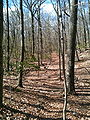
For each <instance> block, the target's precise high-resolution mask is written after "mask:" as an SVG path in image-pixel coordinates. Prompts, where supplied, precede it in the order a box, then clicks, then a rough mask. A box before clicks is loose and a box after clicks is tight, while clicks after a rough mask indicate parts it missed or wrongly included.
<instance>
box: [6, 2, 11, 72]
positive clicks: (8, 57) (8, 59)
mask: <svg viewBox="0 0 90 120" xmlns="http://www.w3.org/2000/svg"><path fill="white" fill-rule="evenodd" d="M6 3H7V41H8V44H7V52H8V55H7V71H9V61H10V55H9V53H10V52H9V11H8V0H6Z"/></svg>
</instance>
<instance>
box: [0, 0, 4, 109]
mask: <svg viewBox="0 0 90 120" xmlns="http://www.w3.org/2000/svg"><path fill="white" fill-rule="evenodd" d="M2 41H3V0H0V107H2V103H3V50H2Z"/></svg>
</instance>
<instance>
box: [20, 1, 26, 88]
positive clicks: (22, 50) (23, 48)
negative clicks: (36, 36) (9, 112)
mask: <svg viewBox="0 0 90 120" xmlns="http://www.w3.org/2000/svg"><path fill="white" fill-rule="evenodd" d="M20 11H21V36H22V40H21V42H22V46H21V61H20V77H19V87H23V84H22V76H23V62H24V51H25V47H24V21H23V7H22V0H20Z"/></svg>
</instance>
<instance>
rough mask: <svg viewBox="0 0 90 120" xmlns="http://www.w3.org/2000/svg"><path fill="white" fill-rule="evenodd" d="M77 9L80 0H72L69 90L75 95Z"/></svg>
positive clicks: (67, 77) (68, 68)
mask: <svg viewBox="0 0 90 120" xmlns="http://www.w3.org/2000/svg"><path fill="white" fill-rule="evenodd" d="M77 8H78V0H72V9H71V16H70V38H69V42H68V51H67V71H66V80H67V90H68V93H69V94H74V93H75V85H74V65H75V49H76V32H77Z"/></svg>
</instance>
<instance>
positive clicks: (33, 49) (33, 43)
mask: <svg viewBox="0 0 90 120" xmlns="http://www.w3.org/2000/svg"><path fill="white" fill-rule="evenodd" d="M31 19H32V55H33V57H34V53H35V38H34V15H33V13H32V11H31Z"/></svg>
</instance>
